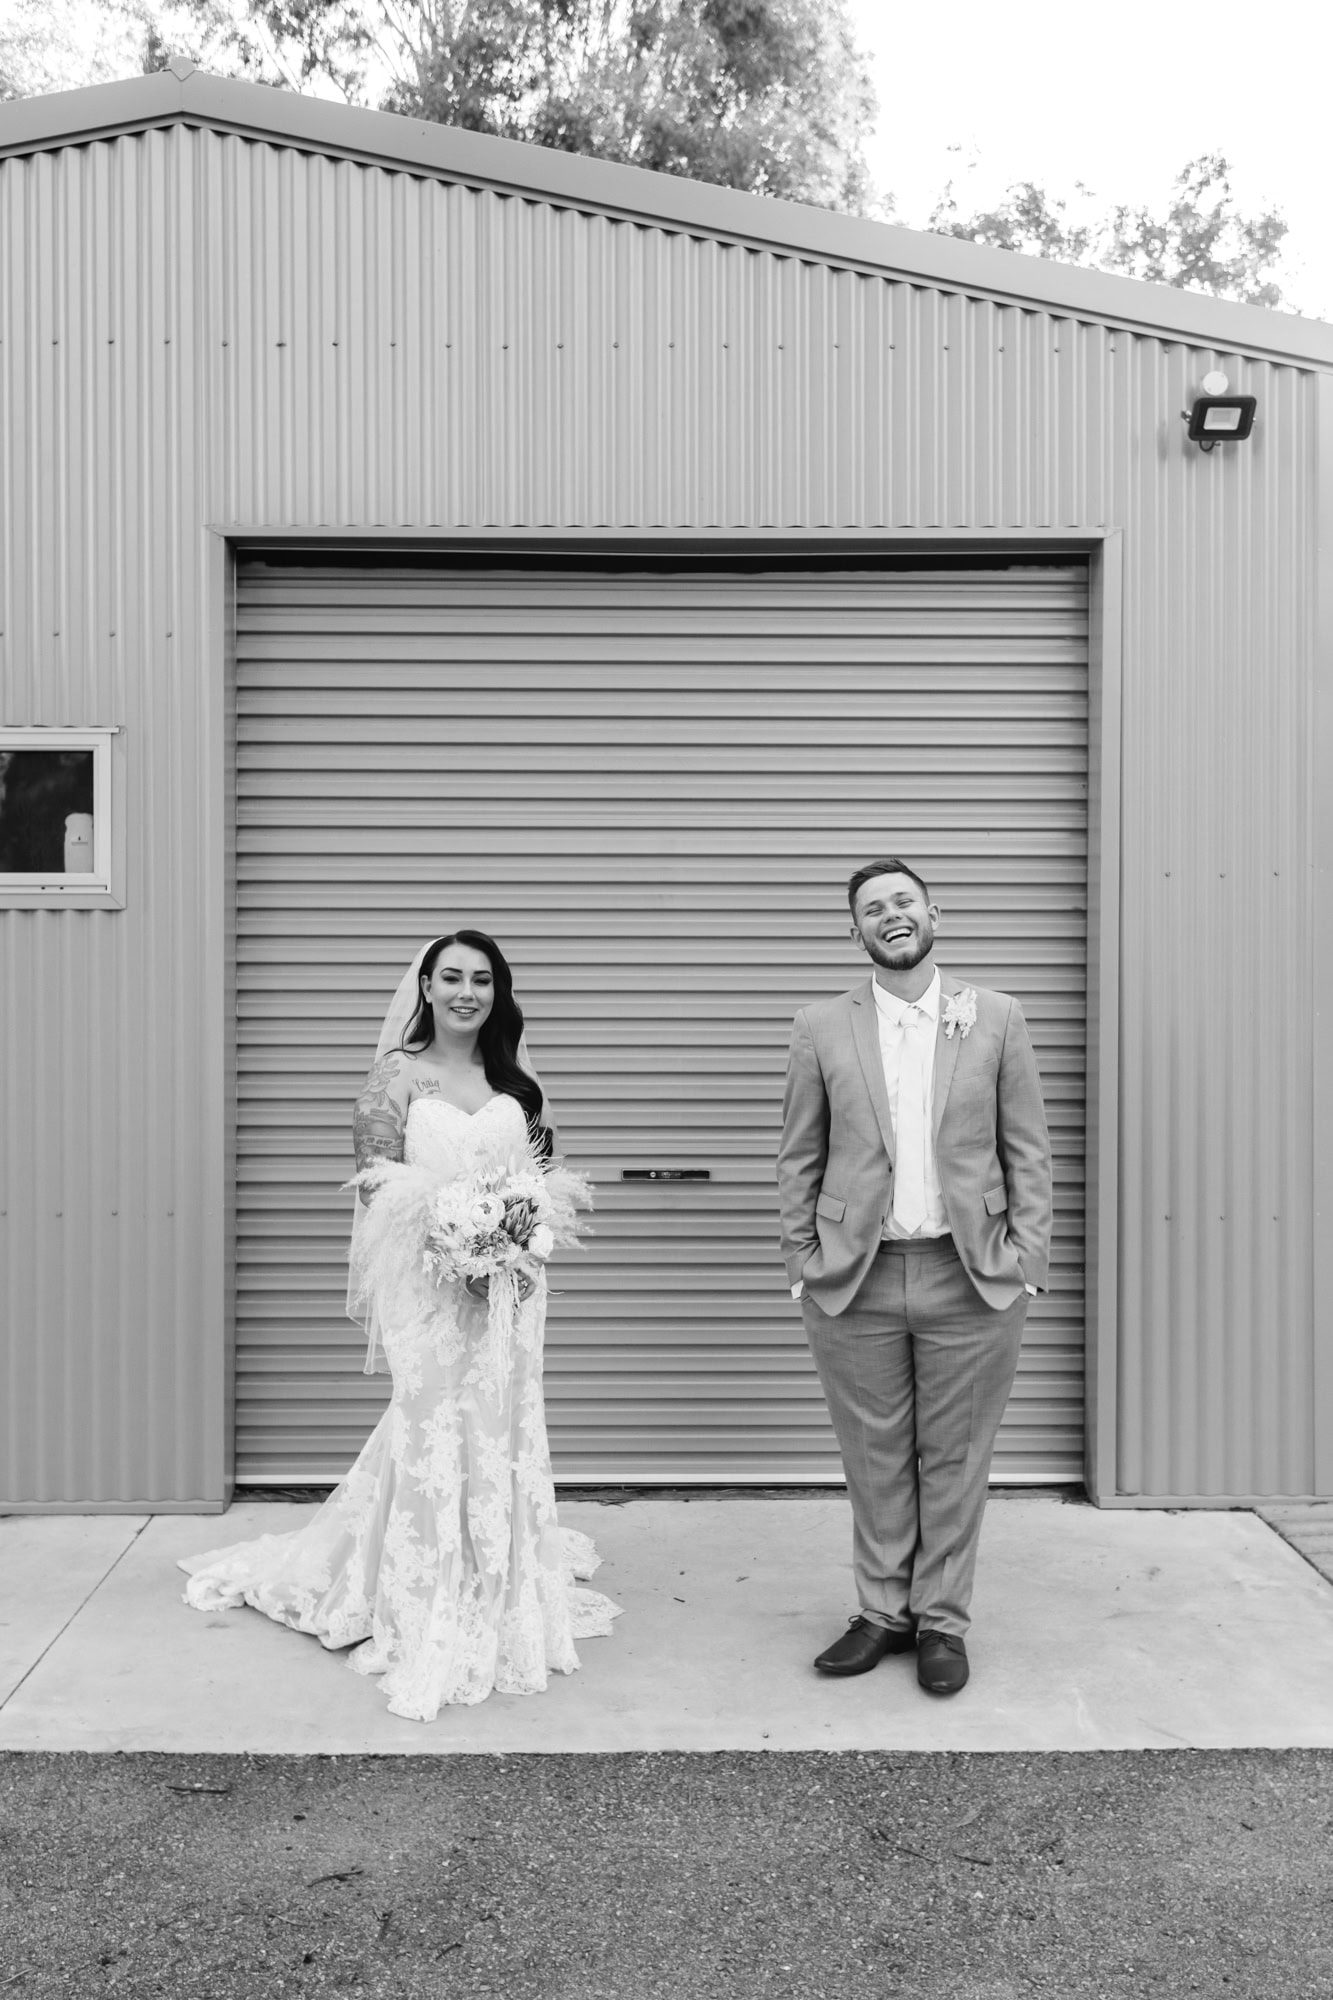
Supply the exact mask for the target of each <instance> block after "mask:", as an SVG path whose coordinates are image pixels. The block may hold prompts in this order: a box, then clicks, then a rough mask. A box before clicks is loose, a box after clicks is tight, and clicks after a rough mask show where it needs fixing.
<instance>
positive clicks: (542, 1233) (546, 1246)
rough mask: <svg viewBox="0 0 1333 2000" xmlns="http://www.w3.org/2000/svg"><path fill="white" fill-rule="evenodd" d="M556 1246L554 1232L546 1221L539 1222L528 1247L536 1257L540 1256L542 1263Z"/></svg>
mask: <svg viewBox="0 0 1333 2000" xmlns="http://www.w3.org/2000/svg"><path fill="white" fill-rule="evenodd" d="M554 1248H555V1235H554V1232H553V1231H552V1230H551V1229H549V1228H548V1227H547V1225H546V1223H544V1222H539V1223H538V1224H537V1227H536V1228H535V1229H534V1230H533V1232H532V1235H531V1237H530V1238H529V1240H528V1249H529V1250H530V1251H531V1252H532V1254H533V1256H534V1257H538V1258H540V1259H541V1261H542V1263H545V1262H546V1259H547V1258H548V1257H549V1256H550V1254H551V1252H552V1251H553V1250H554Z"/></svg>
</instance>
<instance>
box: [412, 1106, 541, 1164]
mask: <svg viewBox="0 0 1333 2000" xmlns="http://www.w3.org/2000/svg"><path fill="white" fill-rule="evenodd" d="M527 1137H528V1121H527V1119H526V1117H525V1116H524V1112H523V1107H522V1105H521V1104H520V1103H519V1101H518V1099H517V1098H516V1097H506V1096H505V1095H504V1094H503V1092H500V1093H497V1095H496V1096H494V1097H491V1098H488V1099H487V1101H486V1103H485V1104H483V1105H482V1107H481V1109H480V1111H460V1110H459V1108H458V1106H457V1105H456V1104H450V1103H448V1102H447V1101H446V1100H445V1099H444V1098H443V1097H414V1098H413V1099H412V1102H411V1103H410V1104H409V1105H408V1107H407V1128H406V1132H405V1135H404V1149H403V1150H404V1158H405V1159H406V1161H407V1164H408V1166H409V1167H421V1168H423V1169H424V1170H425V1171H426V1172H427V1173H429V1174H437V1175H438V1176H439V1178H440V1179H441V1180H442V1181H454V1180H461V1179H462V1177H463V1176H464V1175H465V1174H474V1173H478V1172H482V1171H484V1170H485V1169H486V1168H487V1167H498V1166H502V1165H503V1164H504V1163H505V1161H506V1160H509V1159H511V1158H512V1157H513V1155H514V1154H515V1153H516V1152H519V1151H521V1150H522V1149H523V1147H524V1146H525V1145H526V1144H527Z"/></svg>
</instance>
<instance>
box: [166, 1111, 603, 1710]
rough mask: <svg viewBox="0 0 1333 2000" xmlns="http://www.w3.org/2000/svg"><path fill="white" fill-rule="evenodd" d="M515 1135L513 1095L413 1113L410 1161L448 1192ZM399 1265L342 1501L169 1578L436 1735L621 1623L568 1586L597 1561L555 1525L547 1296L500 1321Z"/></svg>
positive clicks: (521, 1133) (565, 1666)
mask: <svg viewBox="0 0 1333 2000" xmlns="http://www.w3.org/2000/svg"><path fill="white" fill-rule="evenodd" d="M525 1135H526V1125H525V1121H524V1116H523V1111H522V1108H521V1106H520V1105H519V1104H518V1103H517V1102H516V1101H515V1099H514V1098H512V1097H505V1096H497V1097H492V1098H491V1099H490V1101H489V1102H488V1103H487V1104H484V1105H483V1106H482V1108H481V1110H480V1111H478V1112H476V1113H474V1114H471V1115H470V1114H469V1113H467V1112H465V1111H460V1110H458V1109H457V1107H456V1106H454V1105H452V1104H447V1103H445V1102H444V1101H443V1099H441V1098H433V1097H418V1098H415V1099H414V1100H413V1102H412V1104H411V1105H410V1107H409V1109H408V1114H407V1126H406V1138H405V1157H406V1161H407V1163H408V1165H409V1166H414V1167H417V1168H420V1169H424V1170H425V1171H426V1172H427V1173H429V1174H430V1175H431V1176H432V1177H436V1178H438V1179H440V1180H453V1179H457V1178H461V1177H462V1176H463V1175H466V1174H471V1173H473V1172H475V1171H477V1170H479V1169H483V1168H485V1167H486V1166H488V1165H494V1164H500V1163H502V1162H503V1161H505V1160H507V1159H509V1158H510V1157H511V1155H513V1154H514V1153H515V1151H516V1150H517V1149H521V1148H522V1146H523V1144H524V1140H525ZM404 1262H405V1260H402V1259H400V1260H399V1268H398V1269H396V1270H395V1271H394V1272H393V1273H392V1274H390V1279H391V1281H390V1285H389V1289H390V1290H391V1292H392V1302H391V1304H392V1309H391V1310H389V1311H386V1312H385V1313H384V1316H383V1321H382V1337H383V1340H384V1351H385V1355H386V1357H387V1359H388V1362H389V1367H390V1370H391V1372H392V1375H393V1399H392V1401H391V1402H390V1404H389V1407H388V1409H387V1410H386V1411H385V1413H384V1415H383V1417H382V1418H381V1419H380V1422H379V1423H378V1424H377V1425H376V1427H375V1429H374V1431H373V1432H372V1433H371V1436H370V1439H369V1441H368V1443H367V1444H366V1447H365V1449H364V1451H362V1453H361V1456H360V1457H359V1458H358V1459H357V1461H356V1464H355V1465H354V1466H353V1467H352V1469H351V1471H350V1472H349V1473H348V1474H347V1477H346V1478H345V1479H344V1480H343V1482H342V1484H341V1485H340V1486H339V1487H337V1489H336V1490H335V1491H334V1492H333V1493H332V1494H330V1496H329V1498H328V1499H327V1500H326V1501H325V1502H324V1504H323V1506H322V1507H321V1508H320V1510H319V1512H318V1513H317V1514H316V1515H315V1517H314V1519H313V1520H311V1521H309V1522H308V1523H307V1524H306V1526H305V1527H303V1528H298V1529H296V1530H295V1531H294V1532H292V1533H290V1534H285V1535H261V1536H260V1537H259V1539H258V1540H257V1541H253V1542H239V1543H236V1544H235V1545H233V1546H232V1547H230V1548H223V1549H214V1550H211V1551H210V1552H209V1553H208V1554H206V1555H199V1556H193V1557H189V1558H187V1559H186V1560H185V1561H183V1562H182V1563H181V1568H182V1569H184V1570H187V1571H188V1572H189V1575H190V1581H189V1583H188V1585H187V1586H186V1592H185V1597H186V1602H187V1603H189V1604H192V1605H194V1607H195V1608H196V1609H197V1610H200V1611H212V1610H217V1609H219V1608H221V1607H225V1606H230V1605H238V1604H250V1605H253V1606H254V1607H255V1609H256V1610H257V1611H263V1612H265V1613H266V1614H267V1615H268V1616H269V1617H270V1618H276V1619H280V1620H281V1621H282V1623H284V1624H286V1625H291V1626H293V1627H295V1629H296V1630H297V1631H300V1632H313V1633H315V1634H316V1635H317V1636H318V1638H320V1639H321V1640H322V1641H323V1643H324V1644H325V1645H326V1646H331V1647H334V1646H356V1651H355V1652H354V1653H352V1654H351V1655H350V1658H349V1661H348V1664H349V1665H350V1666H352V1667H354V1668H355V1669H356V1671H357V1672H358V1673H361V1674H382V1675H383V1676H384V1679H383V1681H382V1683H381V1685H382V1688H383V1692H384V1693H385V1694H386V1695H387V1696H388V1700H389V1708H390V1710H391V1711H392V1713H393V1714H395V1715H403V1716H408V1717H410V1718H411V1719H413V1720H415V1721H419V1722H429V1721H430V1720H431V1719H432V1718H433V1717H434V1715H435V1714H436V1712H437V1711H438V1710H439V1709H440V1708H441V1707H442V1706H443V1705H445V1704H446V1703H450V1702H478V1701H484V1700H485V1698H486V1696H487V1695H488V1694H489V1693H490V1691H491V1689H492V1688H495V1689H497V1690H499V1692H500V1693H502V1694H535V1693H537V1692H538V1691H539V1690H541V1689H542V1688H544V1687H545V1686H546V1676H547V1673H548V1672H555V1673H562V1674H568V1673H573V1672H574V1671H575V1669H576V1668H577V1666H578V1663H579V1662H578V1655H577V1654H576V1652H575V1650H574V1641H575V1639H580V1638H591V1637H593V1636H594V1635H595V1634H599V1633H605V1632H609V1631H610V1630H611V1620H612V1619H613V1618H614V1617H615V1616H616V1613H617V1610H618V1607H617V1606H616V1605H614V1604H612V1602H611V1600H610V1599H609V1598H607V1597H603V1596H601V1595H600V1593H598V1592H597V1591H592V1590H583V1589H580V1588H579V1587H578V1586H577V1584H576V1583H575V1581H574V1579H575V1578H576V1577H581V1576H582V1577H586V1576H590V1575H591V1574H592V1572H593V1570H594V1569H595V1568H596V1567H597V1563H598V1557H597V1553H596V1551H595V1549H594V1548H593V1545H592V1542H591V1540H590V1539H589V1538H588V1536H587V1535H582V1534H579V1533H578V1531H577V1530H575V1529H571V1528H563V1529H562V1528H560V1527H559V1526H558V1525H557V1523H556V1510H555V1489H554V1487H553V1485H552V1481H551V1460H550V1453H549V1450H548V1447H547V1442H546V1419H545V1411H544V1406H543V1402H542V1340H543V1335H544V1331H545V1319H546V1284H545V1279H544V1278H543V1279H541V1280H540V1281H539V1284H538V1288H537V1290H536V1292H535V1293H534V1294H533V1295H532V1296H531V1297H530V1298H529V1299H528V1300H527V1301H526V1302H525V1303H523V1304H522V1305H520V1306H519V1307H518V1309H517V1311H516V1312H515V1313H513V1314H512V1315H510V1314H504V1315H500V1316H498V1317H497V1315H494V1314H488V1311H487V1307H486V1305H485V1304H484V1303H478V1302H474V1301H473V1300H471V1299H470V1298H468V1296H467V1295H466V1293H464V1292H463V1290H462V1288H461V1286H458V1285H445V1286H443V1287H440V1288H437V1287H436V1286H435V1285H433V1284H432V1283H431V1282H430V1281H429V1279H427V1278H426V1277H425V1276H424V1275H423V1274H422V1273H420V1272H419V1271H417V1270H415V1269H413V1268H403V1265H404ZM385 1303H386V1304H387V1303H389V1302H388V1301H385ZM358 1642H360V1643H358Z"/></svg>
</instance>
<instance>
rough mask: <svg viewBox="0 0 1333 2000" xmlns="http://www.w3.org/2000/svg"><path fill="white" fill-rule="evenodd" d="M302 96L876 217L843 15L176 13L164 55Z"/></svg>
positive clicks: (606, 4) (238, 8) (747, 5)
mask: <svg viewBox="0 0 1333 2000" xmlns="http://www.w3.org/2000/svg"><path fill="white" fill-rule="evenodd" d="M168 45H169V46H170V48H171V49H174V50H178V51H180V52H181V53H184V54H188V55H190V56H191V57H192V58H193V59H194V60H195V61H196V62H198V63H200V64H201V66H203V67H207V68H210V69H213V70H219V69H222V70H227V71H230V72H231V73H232V74H238V73H239V74H241V75H246V76H252V77H255V78H257V79H258V80H260V81H263V82H268V83H281V84H285V85H287V86H288V87H289V88H295V89H309V88H328V87H332V88H334V89H336V90H337V91H339V92H340V93H341V94H342V95H343V96H345V97H347V98H349V99H350V100H351V101H353V102H357V103H365V102H375V103H378V104H380V105H381V106H382V107H383V108H384V109H386V110H391V111H400V112H405V113H407V114H409V115H410V116H413V117H419V118H429V119H433V120H437V121H439V122H440V123H443V124H450V125H460V126H463V127H465V128H466V129H468V130H469V131H474V132H492V133H497V134H499V135H500V136H501V137H502V138H506V139H523V140H527V141H528V142H530V143H533V144H536V145H539V146H552V147H555V148H557V149H559V150H561V151H563V152H570V153H586V154H590V155H592V156H593V157H595V158H598V159H604V160H622V161H626V162H628V163H629V164H631V165H633V166H640V167H650V168H652V169H654V170H655V171H657V172H659V173H668V174H679V175H683V176H685V177H687V178H689V179H692V180H705V181H715V182H720V183H722V184H724V185H726V186H729V187H738V188H744V189H746V190H748V191H749V192H751V193H756V194H770V195H780V196H783V197H785V198H786V199H788V200H791V201H804V202H813V203H816V204H818V205H820V206H825V207H837V208H845V209H851V210H865V209H866V208H868V207H870V206H872V205H873V193H872V189H871V185H870V181H869V176H868V174H867V172H866V168H865V163H864V158H863V154H862V144H863V140H864V137H865V134H866V133H867V132H868V131H869V130H870V129H871V128H872V126H873V124H874V119H875V110H876V106H875V98H874V92H873V89H872V86H871V83H870V78H869V71H868V68H867V65H866V61H865V58H864V57H863V56H862V55H861V54H860V53H858V51H857V48H856V44H855V39H854V36H853V33H852V29H851V25H850V22H849V20H848V17H847V11H846V5H845V0H164V5H163V6H162V7H161V8H160V9H159V10H158V13H157V17H156V19H155V22H154V26H153V29H152V33H151V38H150V41H149V45H148V51H147V57H148V59H147V62H146V66H147V67H153V68H156V67H158V66H159V65H160V62H161V60H162V58H163V55H164V53H165V52H166V51H167V49H168Z"/></svg>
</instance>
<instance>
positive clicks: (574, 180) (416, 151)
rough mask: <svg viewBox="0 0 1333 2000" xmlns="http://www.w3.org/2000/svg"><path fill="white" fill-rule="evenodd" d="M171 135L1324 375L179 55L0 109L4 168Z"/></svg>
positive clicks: (907, 237)
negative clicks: (216, 133) (371, 170)
mask: <svg viewBox="0 0 1333 2000" xmlns="http://www.w3.org/2000/svg"><path fill="white" fill-rule="evenodd" d="M174 123H189V124H196V123H197V124H201V125H207V126H210V127H214V128H217V129H221V130H226V131H232V132H236V133H238V134H240V135H241V136H244V137H247V138H251V139H257V140H261V141H262V140H271V141H273V142H275V143H277V144H287V145H296V146H299V147H302V148H304V149H308V150H311V151H327V152H331V153H338V154H342V155H345V156H349V157H352V158H355V159H359V160H363V161H365V162H366V163H367V164H376V165H383V166H390V167H397V168H400V169H403V170H406V171H408V172H416V173H425V174H431V175H439V176H442V177H444V178H446V179H450V180H459V181H464V182H466V183H467V184H468V185H470V186H476V187H487V188H491V189H493V190H495V191H496V192H497V193H502V194H510V195H516V196H525V195H526V196H529V197H532V198H535V199H538V200H544V201H550V202H555V203H557V204H560V205H563V206H567V207H571V208H577V209H582V210H591V211H595V212H600V213H602V214H606V215H609V216H612V217H614V218H616V219H619V220H622V221H637V222H645V223H649V224H654V225H657V226H660V227H662V228H666V229H677V230H682V231H684V232H686V233H689V234H694V235H701V236H713V237H721V238H725V239H727V240H729V241H732V242H735V243H739V244H743V245H745V246H747V247H750V248H754V249H764V250H769V251H772V252H774V253H776V254H778V255H787V256H794V257H803V258H809V259H810V260H812V261H826V262H831V263H835V264H840V265H845V266H849V267H851V268H854V269H857V270H861V271H865V272H867V273H870V274H876V275H881V276H884V277H888V278H896V279H900V280H903V281H904V282H907V283H919V284H929V285H933V286H943V287H945V288H946V289H948V290H952V291H959V292H964V293H967V294H969V295H972V296H978V297H983V298H994V299H996V300H998V301H999V302H1001V303H1004V304H1010V305H1018V306H1027V307H1031V308H1034V309H1036V310H1039V311H1044V312H1050V313H1054V314H1057V315H1065V316H1068V317H1069V318H1072V319H1087V320H1094V321H1101V322H1111V323H1114V324H1116V325H1119V326H1123V327H1125V328H1127V329H1129V330H1131V331H1136V332H1143V333H1148V334H1151V335H1155V336H1156V337H1158V338H1161V339H1167V340H1180V341H1184V342H1187V343H1188V344H1189V345H1191V346H1200V347H1205V348H1209V349H1212V350H1213V351H1214V352H1216V353H1218V354H1220V355H1225V354H1228V353H1247V354H1256V355H1263V356H1268V357H1272V358H1274V359H1278V360H1282V361H1295V362H1298V363H1304V364H1306V365H1311V366H1315V367H1319V366H1324V367H1333V325H1330V324H1329V323H1328V322H1326V321H1323V320H1312V319H1301V318H1298V317H1297V316H1296V315H1294V314H1291V313H1280V312H1271V311H1268V310H1266V309H1265V308H1263V307H1260V306H1250V305H1240V304H1237V303H1236V302H1234V301H1232V300H1229V299H1215V298H1212V297H1210V296H1209V295H1207V294H1206V293H1201V292H1186V291H1181V290H1179V289H1178V288H1177V287H1175V286H1171V285H1156V284H1147V283H1144V282H1143V281H1141V280H1139V279H1135V278H1125V277H1118V276H1115V275H1113V274H1112V273H1110V272H1106V271H1094V270H1087V269H1085V268H1083V267H1082V266H1079V265H1073V264H1058V263H1055V262H1054V261H1052V260H1051V259H1048V258H1043V257H1025V256H1020V255H1017V254H1016V253H1015V252H1013V251H1010V250H996V249H992V248H991V247H990V245H989V244H982V243H970V242H967V241H965V240H963V239H961V238H958V237H950V236H938V235H935V234H933V233H931V232H929V231H923V230H913V229H904V228H901V227H899V226H898V225H897V224H894V223H885V222H871V221H867V220H866V219H865V218H863V217H860V216H851V215H840V214H838V213H836V212H835V211H833V210H831V209H823V208H813V207H807V206H804V205H802V204H801V203H798V202H789V201H777V200H774V199H772V198H771V197H769V196H767V195H753V194H742V193H741V192H739V191H738V190H737V189H734V188H723V187H714V186H711V185H709V184H708V183H706V182H702V181H689V180H684V179H680V178H678V177H677V176H675V175H673V174H658V173H650V172H648V171H646V170H645V169H644V168H642V167H630V166H622V165H619V164H618V163H615V162H612V161H608V160H593V159H587V158H584V157H582V156H580V155H578V154H573V153H562V152H556V151H554V150H553V149H551V148H549V147H545V146H530V145H524V144H521V143H520V142H518V141H517V140H513V139H497V138H493V137H491V136H490V135H489V134H486V133H480V132H464V131H461V130H459V129H458V128H456V127H454V126H449V125H436V124H432V123H430V122H428V121H426V120H422V119H417V118H404V117H399V116H397V115H396V114H394V113H392V112H387V111H371V110H367V109H365V108H363V107H361V106H359V105H347V104H337V103H332V102H330V101H329V100H327V99H325V98H317V97H304V96H300V95H298V94H297V93H296V92H294V91H286V90H276V89H273V88H271V87H269V86H268V85H265V84H258V83H246V82H242V81H240V80H238V79H235V78H230V77H217V76H210V75H209V74H207V72H205V71H203V70H199V69H193V68H191V67H190V66H189V64H188V63H186V62H184V61H182V60H180V59H177V60H176V61H175V62H174V63H173V64H172V66H171V67H170V68H168V69H165V70H161V71H159V72H157V74H155V75H153V76H142V77H133V78H130V79H128V80H126V81H125V82H121V83H104V84H92V85H89V86H88V87H87V88H86V89H82V90H70V91H59V92H55V93H53V94H50V95H46V96H41V97H28V98H19V99H17V100H13V101H11V102H10V103H8V104H4V105H0V156H3V155H6V154H9V155H13V154H16V153H26V152H34V151H42V150H46V149H48V148H50V147H53V146H60V145H73V144H80V143H85V144H86V143H88V142H89V141H91V140H94V139H99V138H109V137H112V136H114V135H115V134H116V133H118V132H129V131H134V130H144V129H147V128H150V127H153V126H157V125H165V124H174Z"/></svg>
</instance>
